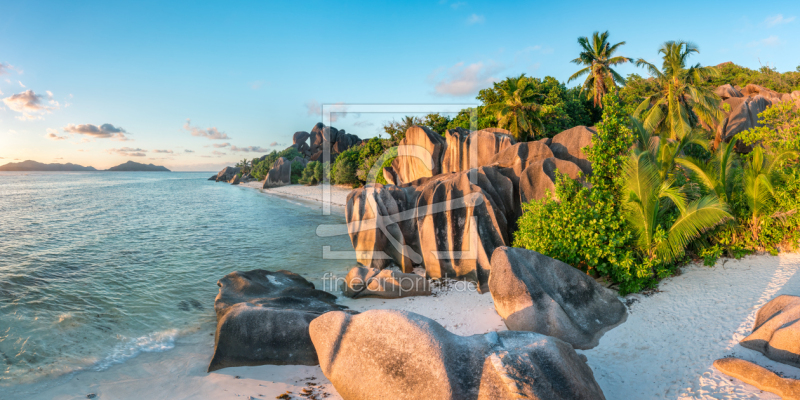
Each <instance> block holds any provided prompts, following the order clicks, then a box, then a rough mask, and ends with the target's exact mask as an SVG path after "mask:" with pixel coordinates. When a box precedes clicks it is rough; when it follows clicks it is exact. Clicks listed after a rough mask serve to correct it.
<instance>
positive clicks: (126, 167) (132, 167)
mask: <svg viewBox="0 0 800 400" xmlns="http://www.w3.org/2000/svg"><path fill="white" fill-rule="evenodd" d="M106 171H117V172H120V171H123V172H124V171H145V172H172V171H170V170H168V169H167V168H166V167H162V166H160V165H153V164H141V163H137V162H134V161H128V162H126V163H124V164H120V165H117V166H116V167H111V168H109V169H107V170H106Z"/></svg>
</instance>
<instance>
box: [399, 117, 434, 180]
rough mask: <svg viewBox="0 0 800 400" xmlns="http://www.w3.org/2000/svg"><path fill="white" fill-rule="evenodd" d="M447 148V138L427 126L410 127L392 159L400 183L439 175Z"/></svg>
mask: <svg viewBox="0 0 800 400" xmlns="http://www.w3.org/2000/svg"><path fill="white" fill-rule="evenodd" d="M446 148H447V143H446V141H445V139H444V138H443V137H442V136H440V135H439V134H438V133H436V132H434V131H432V130H430V129H428V128H427V127H424V126H412V127H411V128H408V130H407V131H406V137H405V138H403V140H401V141H400V143H399V146H398V149H397V158H395V159H394V161H392V168H394V171H395V173H397V177H398V179H399V180H400V182H398V183H401V184H402V183H408V182H411V181H414V180H417V179H419V178H423V177H430V176H435V175H439V174H440V173H441V172H442V165H441V164H442V155H443V153H444V150H445V149H446Z"/></svg>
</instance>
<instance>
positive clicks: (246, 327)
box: [208, 269, 347, 372]
mask: <svg viewBox="0 0 800 400" xmlns="http://www.w3.org/2000/svg"><path fill="white" fill-rule="evenodd" d="M217 285H218V286H219V294H217V298H216V299H215V300H214V310H215V311H216V314H217V330H216V336H215V338H214V355H213V357H212V359H211V362H210V363H209V365H208V372H211V371H215V370H218V369H221V368H227V367H237V366H247V365H264V364H274V365H285V364H294V365H317V364H318V363H319V361H318V359H317V353H316V351H315V350H314V345H313V343H312V342H311V337H310V336H309V331H308V325H309V323H310V322H311V321H312V320H313V319H314V318H316V317H318V316H319V315H321V314H323V313H326V312H328V311H337V310H343V309H346V308H347V307H344V306H339V305H337V304H336V296H334V295H332V294H330V293H328V292H323V291H321V290H316V289H314V284H313V283H311V282H308V281H307V280H305V279H304V278H303V277H301V276H300V275H297V274H294V273H292V272H289V271H277V272H272V271H267V270H263V269H257V270H253V271H247V272H240V271H236V272H232V273H230V274H228V275H226V276H225V277H224V278H222V279H220V280H219V281H218V282H217Z"/></svg>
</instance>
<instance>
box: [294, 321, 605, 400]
mask: <svg viewBox="0 0 800 400" xmlns="http://www.w3.org/2000/svg"><path fill="white" fill-rule="evenodd" d="M309 329H310V332H311V340H312V341H313V342H314V347H315V348H316V350H317V355H318V356H319V361H320V367H321V368H322V372H323V373H324V374H325V376H326V377H327V378H328V379H329V380H330V381H331V382H332V383H333V386H334V387H335V388H336V391H337V392H338V393H339V394H340V395H341V396H342V397H344V398H345V399H359V400H361V399H364V400H366V399H379V398H381V399H407V400H413V399H426V400H427V399H437V400H448V399H449V400H462V399H477V400H489V399H520V398H525V399H552V400H557V399H604V396H603V392H602V390H601V389H600V386H599V385H598V384H597V382H596V381H595V380H594V375H593V374H592V370H591V369H590V368H589V366H588V365H587V364H586V358H585V357H583V356H579V355H578V354H577V353H576V352H575V350H573V349H572V347H571V346H570V345H569V344H567V343H565V342H563V341H561V340H559V339H556V338H551V337H547V336H544V335H539V334H536V333H531V332H509V331H505V332H490V333H487V334H485V335H473V336H459V335H455V334H452V333H450V332H448V331H447V330H446V329H444V327H442V326H441V325H439V324H438V323H437V322H436V321H433V320H431V319H428V318H425V317H423V316H421V315H417V314H413V313H408V312H403V311H393V310H391V311H390V310H371V311H367V312H364V313H362V314H359V315H356V316H351V315H348V314H346V313H344V312H330V313H327V314H325V315H323V316H321V317H319V318H317V319H315V320H314V321H312V322H311V325H310V328H309Z"/></svg>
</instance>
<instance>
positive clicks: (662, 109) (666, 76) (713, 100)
mask: <svg viewBox="0 0 800 400" xmlns="http://www.w3.org/2000/svg"><path fill="white" fill-rule="evenodd" d="M658 52H659V53H661V54H663V56H662V58H663V64H662V67H661V70H659V69H658V68H656V66H655V65H653V64H651V63H649V62H647V61H645V60H643V59H641V58H640V59H638V60H637V61H636V65H637V66H639V67H641V66H644V67H645V68H647V70H648V71H649V72H650V74H651V75H652V76H653V77H655V78H656V81H657V83H658V86H659V87H660V89H659V93H657V94H655V95H652V96H648V97H647V98H645V99H644V101H642V103H641V104H640V105H639V107H638V108H637V109H636V111H635V112H634V114H633V115H634V116H635V117H640V116H641V119H642V121H643V123H644V126H645V128H647V130H649V131H651V132H655V133H657V134H664V133H667V134H669V136H670V137H671V138H673V139H675V138H678V137H680V136H683V135H685V134H686V133H688V132H689V131H691V130H692V128H693V127H695V126H697V125H698V124H699V122H700V121H702V122H705V123H706V124H707V125H708V126H711V127H714V126H717V124H718V122H719V121H720V120H721V119H722V112H721V111H720V109H719V104H720V98H719V96H717V95H716V94H715V93H714V92H713V91H712V90H710V89H708V88H705V87H703V86H702V84H703V83H704V82H705V81H706V79H707V78H709V77H712V76H716V75H717V74H718V71H717V69H715V68H713V67H701V66H700V64H695V65H693V66H691V67H689V68H687V67H686V65H687V59H688V58H689V56H690V55H692V53H699V52H700V50H699V49H698V48H697V46H695V45H694V44H692V43H688V42H683V41H679V42H674V41H670V42H666V43H664V44H663V45H662V46H661V49H659V50H658Z"/></svg>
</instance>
